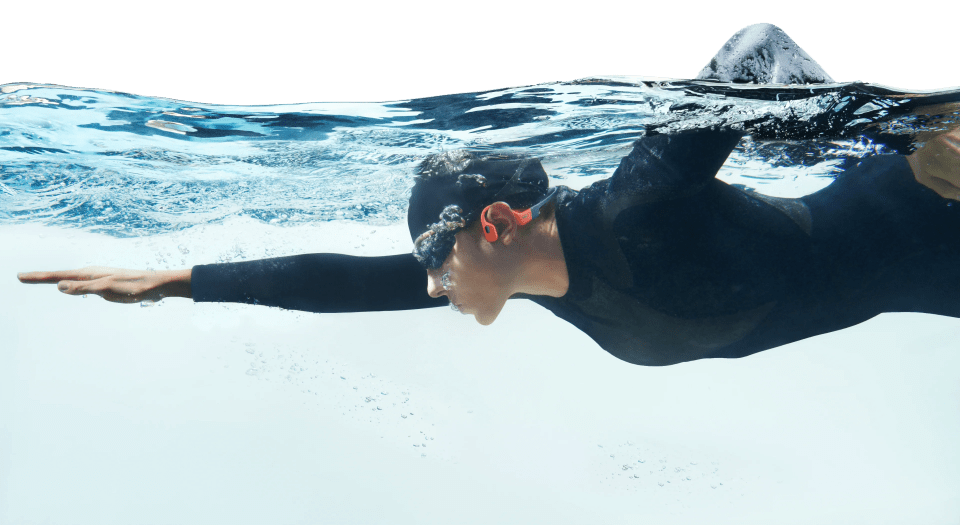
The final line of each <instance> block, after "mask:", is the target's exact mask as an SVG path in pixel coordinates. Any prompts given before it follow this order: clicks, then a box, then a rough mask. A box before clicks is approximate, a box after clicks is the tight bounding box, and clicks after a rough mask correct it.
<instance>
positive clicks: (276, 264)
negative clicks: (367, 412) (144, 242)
mask: <svg viewBox="0 0 960 525" xmlns="http://www.w3.org/2000/svg"><path fill="white" fill-rule="evenodd" d="M17 277H18V278H19V279H20V282H23V283H30V284H40V283H47V284H57V285H58V286H57V288H58V289H59V290H60V291H61V292H63V293H66V294H69V295H86V294H94V295H99V296H101V297H103V298H104V299H106V300H108V301H112V302H117V303H137V302H141V301H150V300H152V301H157V300H160V299H163V298H166V297H187V298H191V297H192V298H193V300H194V301H197V302H234V303H247V304H262V305H267V306H278V307H281V308H287V309H291V310H303V311H308V312H324V313H331V312H369V311H391V310H413V309H419V308H430V307H434V306H445V305H447V304H448V303H447V300H446V299H445V298H439V299H437V298H433V297H430V296H429V295H427V291H426V283H427V279H426V270H424V269H423V267H422V266H420V263H418V262H417V260H416V259H415V258H414V257H413V255H411V254H404V255H392V256H386V257H354V256H350V255H340V254H334V253H318V254H308V255H296V256H292V257H278V258H275V259H263V260H259V261H246V262H239V263H229V264H211V265H199V266H194V267H193V268H192V269H188V270H172V271H138V270H122V269H117V268H105V267H99V266H97V267H88V268H82V269H79V270H66V271H56V272H29V273H22V274H19V275H18V276H17Z"/></svg>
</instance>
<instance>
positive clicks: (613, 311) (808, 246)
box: [192, 131, 960, 366]
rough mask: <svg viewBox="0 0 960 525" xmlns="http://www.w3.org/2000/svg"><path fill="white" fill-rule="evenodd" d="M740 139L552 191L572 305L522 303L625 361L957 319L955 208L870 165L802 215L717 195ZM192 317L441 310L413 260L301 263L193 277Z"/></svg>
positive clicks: (767, 200)
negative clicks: (887, 319)
mask: <svg viewBox="0 0 960 525" xmlns="http://www.w3.org/2000/svg"><path fill="white" fill-rule="evenodd" d="M739 139H740V134H738V133H735V132H729V131H726V132H724V131H695V132H686V133H682V134H677V135H655V136H649V137H644V138H642V139H640V140H638V141H637V143H636V144H635V147H634V149H633V151H632V152H631V154H630V155H629V156H627V157H625V158H624V159H623V160H622V162H621V163H620V166H619V167H618V168H617V170H616V172H615V173H614V174H613V175H612V176H611V177H610V178H609V179H606V180H603V181H600V182H597V183H595V184H593V185H592V186H590V187H588V188H585V189H583V190H581V191H579V192H578V191H574V190H571V189H569V188H566V187H561V190H560V194H559V200H558V206H557V212H556V217H557V223H558V231H559V233H560V240H561V244H562V247H563V253H564V257H565V259H566V263H567V270H568V273H569V277H570V289H569V291H568V293H567V294H566V295H565V296H563V297H560V298H554V297H547V296H524V297H525V298H528V299H530V300H533V301H534V302H536V303H538V304H540V305H542V306H544V307H545V308H547V309H548V310H550V311H552V312H553V313H554V314H556V315H557V316H558V317H560V318H562V319H564V320H566V321H568V322H570V323H572V324H573V325H575V326H576V327H577V328H579V329H580V330H582V331H583V332H585V333H586V334H587V335H589V336H590V337H591V338H592V339H593V340H594V341H596V342H597V343H598V344H599V345H600V346H601V347H603V348H604V349H605V350H607V351H608V352H610V353H611V354H613V355H614V356H616V357H618V358H620V359H623V360H625V361H628V362H631V363H636V364H641V365H648V366H662V365H670V364H675V363H681V362H684V361H692V360H696V359H703V358H711V357H743V356H746V355H750V354H753V353H755V352H759V351H761V350H765V349H768V348H773V347H776V346H780V345H783V344H786V343H790V342H793V341H797V340H800V339H804V338H807V337H811V336H814V335H818V334H822V333H826V332H830V331H834V330H838V329H841V328H846V327H848V326H852V325H854V324H857V323H860V322H863V321H865V320H867V319H870V318H871V317H874V316H875V315H877V314H879V313H881V312H926V313H933V314H941V315H950V316H954V317H960V299H957V294H958V292H960V272H957V271H956V268H955V267H956V265H957V263H958V262H960V203H956V204H957V205H956V206H951V204H954V203H953V201H948V200H946V199H943V198H941V197H940V196H939V195H937V194H936V193H935V192H933V191H932V190H929V189H927V188H926V187H923V186H921V185H920V184H918V183H917V182H916V181H915V180H914V177H913V173H912V172H911V170H910V168H909V166H908V164H907V162H906V158H905V157H902V156H899V155H882V156H876V157H871V158H867V159H865V160H863V161H862V162H861V163H860V164H859V165H858V166H856V167H854V168H851V169H848V170H846V171H845V172H844V173H843V174H842V175H840V176H839V177H838V179H837V180H836V181H835V182H833V183H832V184H831V185H830V186H828V187H827V188H825V189H824V190H821V191H819V192H817V193H814V194H811V195H808V196H805V197H803V198H800V199H777V198H771V197H765V196H762V195H758V194H756V193H751V192H745V191H742V190H740V189H738V188H735V187H733V186H730V185H728V184H725V183H723V182H722V181H719V180H717V179H715V178H714V177H715V175H716V173H717V171H718V170H719V169H720V167H721V165H722V164H723V162H724V160H725V159H726V158H727V156H728V155H729V153H730V152H731V151H732V150H733V148H734V147H735V146H736V144H737V142H738V141H739ZM192 291H193V298H194V300H195V301H229V302H242V303H257V304H264V305H270V306H279V307H283V308H290V309H295V310H306V311H311V312H356V311H384V310H404V309H416V308H427V307H433V306H444V305H446V304H447V301H446V299H445V298H441V299H434V298H431V297H429V296H428V295H427V293H426V270H424V269H423V267H422V266H420V264H419V263H418V262H417V261H416V260H415V259H414V257H413V255H397V256H390V257H351V256H346V255H335V254H313V255H300V256H293V257H282V258H277V259H267V260H262V261H250V262H242V263H232V264H216V265H202V266H196V267H194V269H193V277H192Z"/></svg>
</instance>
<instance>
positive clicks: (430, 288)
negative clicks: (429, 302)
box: [427, 270, 447, 298]
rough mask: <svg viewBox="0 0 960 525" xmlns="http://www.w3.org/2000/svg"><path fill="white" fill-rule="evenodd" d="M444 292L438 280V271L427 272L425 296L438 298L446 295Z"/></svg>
mask: <svg viewBox="0 0 960 525" xmlns="http://www.w3.org/2000/svg"><path fill="white" fill-rule="evenodd" d="M446 292H447V291H446V290H444V289H443V283H442V282H441V279H440V271H439V270H428V271H427V295H429V296H430V297H434V298H436V297H440V296H441V295H444V294H446Z"/></svg>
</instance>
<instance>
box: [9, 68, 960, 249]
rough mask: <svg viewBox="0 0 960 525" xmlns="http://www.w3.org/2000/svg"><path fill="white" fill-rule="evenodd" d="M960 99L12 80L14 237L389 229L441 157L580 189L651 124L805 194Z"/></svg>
mask: <svg viewBox="0 0 960 525" xmlns="http://www.w3.org/2000/svg"><path fill="white" fill-rule="evenodd" d="M958 101H960V92H958V91H944V92H933V93H923V94H916V93H913V94H911V93H906V92H900V91H896V90H891V89H888V88H883V87H880V86H872V85H869V84H832V85H822V86H815V87H803V88H798V87H793V88H788V87H782V86H781V87H756V86H746V85H726V84H716V83H706V82H693V81H654V80H645V79H642V78H637V77H630V78H616V79H614V78H606V79H602V78H599V79H586V80H580V81H573V82H560V83H552V84H544V85H539V86H527V87H517V88H509V89H502V90H496V91H488V92H482V93H469V94H458V95H448V96H440V97H431V98H423V99H415V100H406V101H396V102H384V103H309V104H294V105H280V106H220V105H211V104H194V103H190V102H181V101H177V100H171V99H164V98H153V97H141V96H137V95H131V94H126V93H117V92H111V91H106V90H91V89H77V88H69V87H63V86H53V85H25V84H7V85H3V86H0V226H2V225H7V224H15V223H41V224H46V225H56V226H63V227H75V228H82V229H85V230H88V231H94V232H101V233H106V234H109V235H113V236H120V237H129V236H145V235H153V234H156V233H160V232H168V231H176V230H180V229H184V228H188V227H191V226H195V225H200V224H208V223H216V222H219V221H223V220H224V219H227V218H230V217H235V216H243V217H252V218H255V219H257V220H260V221H264V222H266V223H269V224H277V225H281V226H282V225H295V224H302V223H306V222H313V221H330V220H352V221H362V222H367V223H372V224H383V223H391V222H396V221H400V220H402V219H403V218H404V217H405V213H406V202H407V197H408V194H409V188H410V187H411V186H412V176H413V172H414V168H415V167H416V165H417V163H418V162H419V161H420V160H422V159H423V158H424V156H426V155H429V154H431V153H436V152H439V151H443V150H450V149H456V148H471V149H477V150H496V151H509V152H512V153H523V154H528V155H534V156H537V157H539V158H541V159H542V160H543V164H544V166H545V167H546V169H547V171H548V173H550V175H551V177H552V178H553V179H554V180H553V183H555V184H557V183H559V184H566V185H569V186H572V187H581V186H583V185H585V184H588V183H590V182H592V181H594V180H597V179H599V178H603V177H606V176H609V175H610V174H611V173H612V172H613V171H614V169H615V168H616V166H617V164H618V163H619V161H620V158H621V157H623V156H624V155H626V154H627V153H628V152H629V149H630V147H631V143H632V141H633V140H635V139H636V137H637V136H638V134H639V133H641V131H643V130H647V131H648V132H650V131H652V130H657V131H660V132H663V131H669V130H677V129H684V128H694V127H703V126H711V125H728V126H733V127H739V128H743V129H746V130H748V131H751V132H754V133H753V137H752V138H751V137H748V138H746V139H744V140H743V141H742V142H741V144H740V146H739V147H738V148H737V150H736V151H735V152H734V154H733V155H732V156H731V158H730V159H729V160H728V162H727V163H726V165H725V166H724V168H723V170H722V171H721V173H720V175H719V176H720V178H722V179H724V180H726V181H728V182H730V183H733V184H739V185H741V186H743V187H746V188H748V189H753V190H756V191H761V192H763V193H767V194H773V195H780V196H799V194H804V193H809V192H810V191H815V190H816V189H819V188H820V187H823V186H825V185H826V184H828V183H829V182H830V179H831V177H833V176H834V175H835V174H836V173H837V172H838V171H839V170H840V169H841V168H842V167H843V166H844V165H845V163H847V162H850V161H851V160H856V159H859V158H862V157H864V156H868V155H874V154H878V153H887V152H893V151H901V152H903V151H904V150H905V149H906V150H909V148H910V147H911V145H913V144H915V143H916V142H917V141H918V140H920V138H918V137H919V136H920V135H922V134H923V132H924V131H930V130H938V129H947V128H948V127H951V126H953V127H955V126H956V125H957V122H958V113H957V102H958ZM918 108H919V109H918ZM925 108H930V109H929V110H926V109H925ZM918 134H919V135H918ZM921 138H922V137H921Z"/></svg>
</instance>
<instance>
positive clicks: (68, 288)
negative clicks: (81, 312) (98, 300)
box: [57, 280, 105, 295]
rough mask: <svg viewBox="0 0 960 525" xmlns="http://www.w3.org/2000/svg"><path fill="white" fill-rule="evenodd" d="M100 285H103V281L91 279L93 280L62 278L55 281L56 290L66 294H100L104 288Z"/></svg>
mask: <svg viewBox="0 0 960 525" xmlns="http://www.w3.org/2000/svg"><path fill="white" fill-rule="evenodd" d="M102 285H103V282H101V280H93V281H70V280H64V281H60V282H58V283H57V290H60V291H61V292H63V293H65V294H67V295H86V294H96V295H100V294H101V293H103V291H104V290H105V288H104V287H103V286H102Z"/></svg>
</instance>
